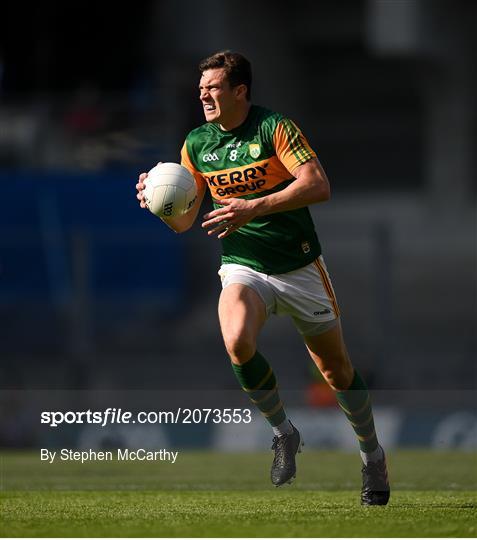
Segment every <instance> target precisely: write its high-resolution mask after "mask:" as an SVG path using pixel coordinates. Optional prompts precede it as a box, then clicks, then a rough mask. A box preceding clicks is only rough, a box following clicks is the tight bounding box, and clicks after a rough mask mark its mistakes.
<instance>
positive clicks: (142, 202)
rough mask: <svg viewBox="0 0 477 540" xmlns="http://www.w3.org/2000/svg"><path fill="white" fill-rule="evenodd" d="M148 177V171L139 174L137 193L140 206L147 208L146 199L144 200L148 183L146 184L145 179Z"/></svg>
mask: <svg viewBox="0 0 477 540" xmlns="http://www.w3.org/2000/svg"><path fill="white" fill-rule="evenodd" d="M146 178H147V173H145V172H143V173H141V174H140V175H139V181H138V183H137V184H136V189H137V195H136V198H137V199H138V200H139V206H140V207H141V208H147V204H146V201H145V200H144V193H143V191H144V188H145V187H146V184H144V180H145V179H146Z"/></svg>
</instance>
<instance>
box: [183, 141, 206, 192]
mask: <svg viewBox="0 0 477 540" xmlns="http://www.w3.org/2000/svg"><path fill="white" fill-rule="evenodd" d="M181 165H182V166H183V167H185V168H186V169H187V170H188V171H189V172H190V173H191V174H192V176H193V177H194V178H195V182H196V184H197V186H201V185H202V184H204V183H205V180H204V177H203V176H202V174H201V173H200V172H199V171H198V170H197V169H196V168H195V166H194V164H193V163H192V160H191V159H190V157H189V152H188V151H187V142H184V144H183V145H182V150H181Z"/></svg>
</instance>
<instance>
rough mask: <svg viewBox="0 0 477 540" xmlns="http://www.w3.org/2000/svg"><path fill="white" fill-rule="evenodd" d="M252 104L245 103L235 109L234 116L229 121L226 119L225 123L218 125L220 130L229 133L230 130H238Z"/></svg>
mask: <svg viewBox="0 0 477 540" xmlns="http://www.w3.org/2000/svg"><path fill="white" fill-rule="evenodd" d="M251 106H252V104H251V103H250V102H249V101H247V102H246V103H244V105H243V106H240V107H237V111H236V114H234V115H233V117H231V118H230V119H227V121H226V122H223V123H220V124H219V126H220V129H222V130H223V131H231V130H232V129H235V128H238V127H239V126H241V125H242V124H243V123H244V122H245V120H246V119H247V116H248V113H249V111H250V107H251Z"/></svg>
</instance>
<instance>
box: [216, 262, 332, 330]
mask: <svg viewBox="0 0 477 540" xmlns="http://www.w3.org/2000/svg"><path fill="white" fill-rule="evenodd" d="M219 276H220V279H221V280H222V288H223V289H224V288H225V287H227V286H228V285H231V284H232V283H241V284H243V285H247V286H248V287H251V288H252V289H253V290H254V291H255V292H256V293H257V294H258V295H259V296H260V298H261V299H262V300H263V302H264V304H265V308H266V313H267V317H268V316H269V315H270V314H272V313H273V314H276V315H290V316H291V317H292V319H293V322H294V323H295V326H296V327H297V329H298V331H299V332H300V333H301V334H303V335H317V334H320V333H323V332H325V331H326V330H328V329H329V328H332V327H333V326H335V324H336V322H337V319H338V317H339V307H338V303H337V301H336V296H335V293H334V290H333V286H332V285H331V280H330V276H329V274H328V271H327V269H326V265H325V261H324V260H323V257H322V256H320V257H318V259H316V260H315V261H313V262H312V263H310V264H308V265H307V266H304V267H303V268H299V269H298V270H293V271H292V272H287V273H286V274H272V275H268V274H262V273H261V272H257V271H256V270H253V269H252V268H249V267H248V266H243V265H241V264H223V265H222V266H221V267H220V270H219Z"/></svg>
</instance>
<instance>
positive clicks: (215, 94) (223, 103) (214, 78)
mask: <svg viewBox="0 0 477 540" xmlns="http://www.w3.org/2000/svg"><path fill="white" fill-rule="evenodd" d="M199 91H200V100H201V101H202V107H203V109H204V115H205V119H206V120H207V122H217V123H219V124H222V125H224V124H225V125H226V124H227V121H228V120H229V119H231V118H232V117H233V116H234V114H235V112H236V106H237V103H238V99H237V91H236V88H231V87H230V84H229V81H228V80H227V76H226V74H225V71H224V70H223V69H222V68H217V69H208V70H207V71H204V73H202V77H201V78H200V82H199Z"/></svg>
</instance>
